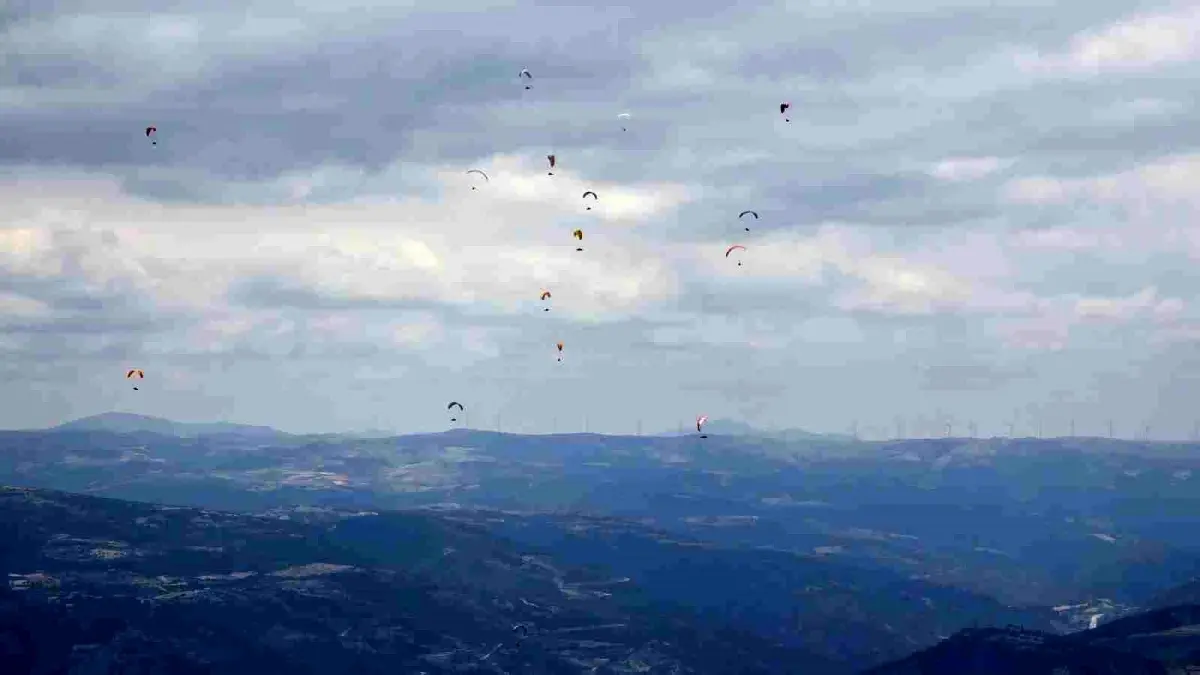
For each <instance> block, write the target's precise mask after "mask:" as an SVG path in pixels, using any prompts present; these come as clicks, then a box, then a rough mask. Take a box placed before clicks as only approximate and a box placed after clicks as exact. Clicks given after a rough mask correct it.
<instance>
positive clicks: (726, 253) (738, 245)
mask: <svg viewBox="0 0 1200 675" xmlns="http://www.w3.org/2000/svg"><path fill="white" fill-rule="evenodd" d="M736 249H741V250H743V251H745V250H746V247H745V246H742V245H741V244H734V245H733V246H730V247H729V248H727V249H725V257H726V258H728V257H729V254H730V253H733V252H734V251H735V250H736ZM741 266H742V261H741V260H739V261H738V267H741Z"/></svg>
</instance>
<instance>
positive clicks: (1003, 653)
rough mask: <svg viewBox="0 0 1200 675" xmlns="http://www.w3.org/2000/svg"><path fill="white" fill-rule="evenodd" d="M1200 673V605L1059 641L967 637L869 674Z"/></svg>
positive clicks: (1011, 631) (996, 633)
mask: <svg viewBox="0 0 1200 675" xmlns="http://www.w3.org/2000/svg"><path fill="white" fill-rule="evenodd" d="M1197 671H1200V605H1183V606H1178V607H1171V608H1166V609H1159V610H1155V611H1152V612H1147V613H1144V614H1136V615H1132V616H1127V617H1124V618H1121V619H1117V620H1116V621H1113V622H1111V623H1108V624H1105V625H1103V626H1101V627H1099V628H1096V629H1094V630H1087V631H1082V632H1078V633H1074V634H1071V635H1065V636H1056V635H1049V634H1046V633H1042V632H1038V631H1030V630H1024V629H1020V628H1016V627H1009V628H988V629H971V630H964V631H961V632H959V633H958V634H956V635H954V636H953V637H951V638H950V639H948V640H945V641H944V642H942V643H940V644H938V645H937V646H936V647H932V648H930V649H926V650H924V651H921V652H918V653H916V654H913V655H911V656H909V657H907V658H904V659H902V660H899V661H896V662H893V663H889V664H885V665H883V666H879V667H877V668H872V669H870V670H867V671H865V673H864V674H863V675H1009V674H1011V673H1021V674H1022V675H1064V674H1067V673H1114V674H1117V673H1119V674H1120V675H1183V674H1185V673H1194V672H1197Z"/></svg>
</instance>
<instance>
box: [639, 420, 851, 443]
mask: <svg viewBox="0 0 1200 675" xmlns="http://www.w3.org/2000/svg"><path fill="white" fill-rule="evenodd" d="M704 433H705V434H710V435H719V436H757V437H760V438H773V439H779V440H790V441H803V440H843V441H845V440H852V438H851V437H850V436H847V435H844V434H818V433H814V432H811V431H805V430H804V429H771V430H769V429H759V428H757V427H755V426H753V425H750V424H747V423H746V422H742V421H739V420H727V419H712V420H709V421H707V422H705V423H704ZM661 435H662V436H694V435H696V432H695V431H683V432H668V433H664V434H661Z"/></svg>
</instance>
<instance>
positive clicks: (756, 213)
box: [738, 211, 758, 232]
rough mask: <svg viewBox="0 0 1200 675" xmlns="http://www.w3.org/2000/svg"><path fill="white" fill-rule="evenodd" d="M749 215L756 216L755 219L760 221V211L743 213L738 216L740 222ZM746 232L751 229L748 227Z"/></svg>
mask: <svg viewBox="0 0 1200 675" xmlns="http://www.w3.org/2000/svg"><path fill="white" fill-rule="evenodd" d="M747 214H749V215H752V216H754V219H755V220H758V211H742V212H741V213H739V214H738V220H741V219H742V218H745V217H746V215H747ZM746 231H747V232H749V231H750V228H748V227H747V228H746Z"/></svg>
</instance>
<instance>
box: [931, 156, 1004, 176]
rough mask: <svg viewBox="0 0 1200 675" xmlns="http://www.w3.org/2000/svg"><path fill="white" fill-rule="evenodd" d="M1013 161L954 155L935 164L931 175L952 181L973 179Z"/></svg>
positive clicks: (994, 171)
mask: <svg viewBox="0 0 1200 675" xmlns="http://www.w3.org/2000/svg"><path fill="white" fill-rule="evenodd" d="M1012 163H1013V160H1011V159H1002V158H1000V157H952V158H948V159H943V160H942V161H940V162H938V163H937V164H935V165H933V167H932V168H930V170H929V175H931V176H933V177H934V178H938V179H941V180H945V181H951V182H962V181H973V180H979V179H981V178H986V177H988V176H990V175H992V174H993V173H996V172H997V171H1001V170H1003V169H1006V168H1008V167H1009V166H1011V165H1012Z"/></svg>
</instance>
